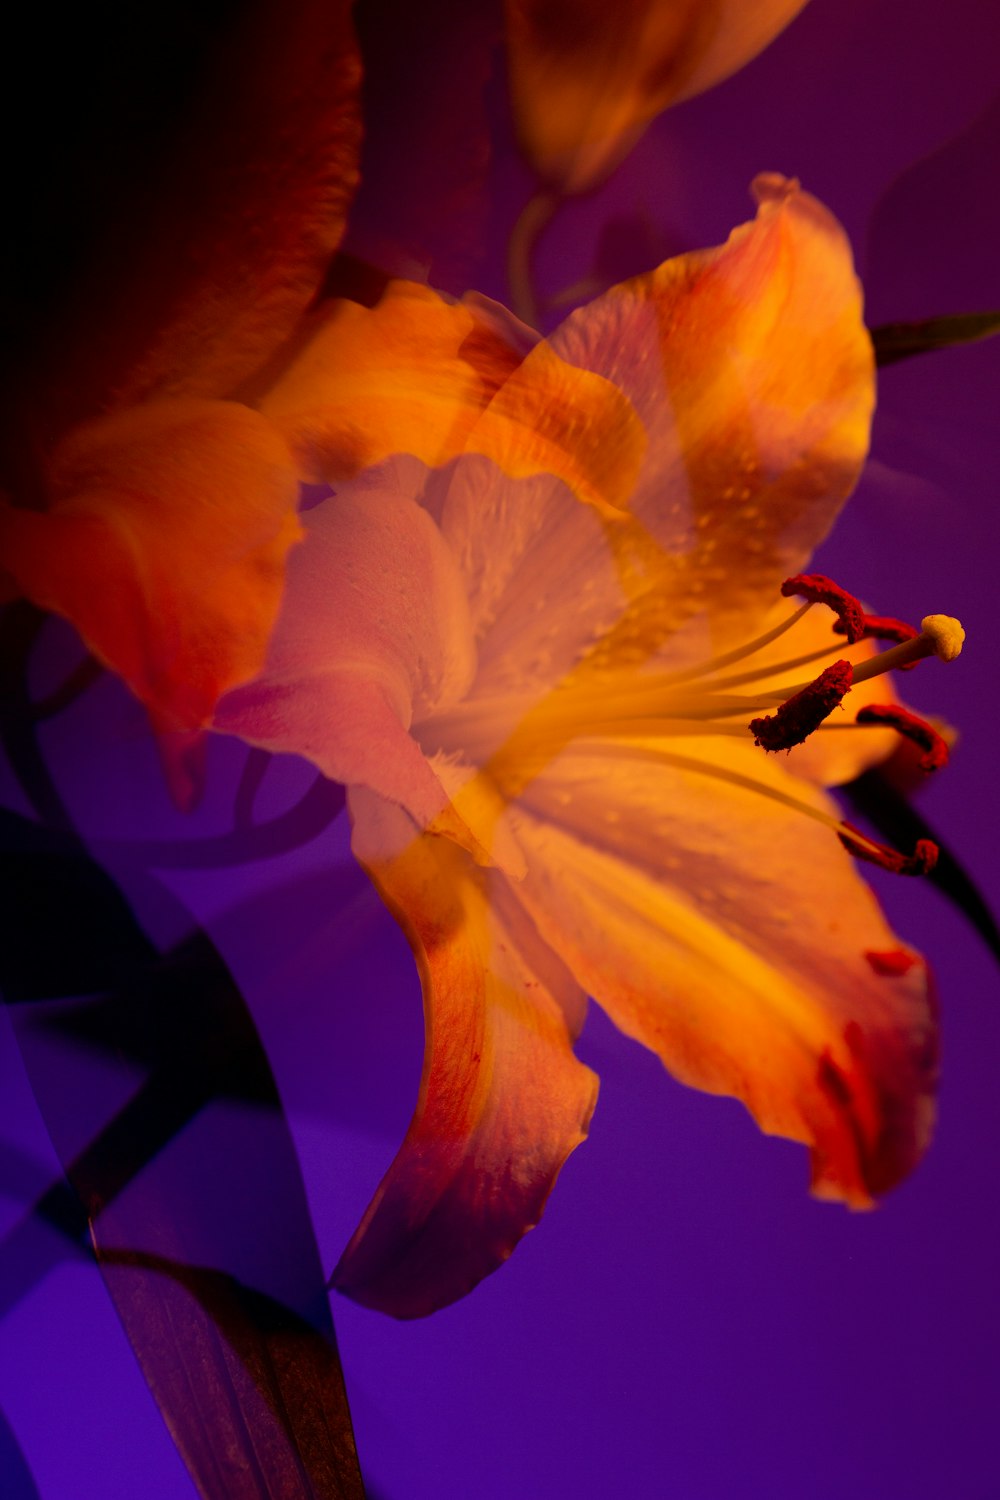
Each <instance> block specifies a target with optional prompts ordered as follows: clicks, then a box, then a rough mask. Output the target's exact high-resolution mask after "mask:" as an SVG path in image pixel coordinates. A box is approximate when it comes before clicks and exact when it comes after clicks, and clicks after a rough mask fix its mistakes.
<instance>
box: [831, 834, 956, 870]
mask: <svg viewBox="0 0 1000 1500" xmlns="http://www.w3.org/2000/svg"><path fill="white" fill-rule="evenodd" d="M837 836H838V838H839V839H840V842H841V843H842V844H843V846H844V848H845V849H846V850H847V852H848V853H849V854H853V855H855V857H856V858H857V859H863V860H867V862H868V863H869V864H871V865H878V866H879V867H880V869H883V870H889V871H890V872H891V873H892V874H893V875H929V874H930V872H931V870H933V868H934V866H935V865H936V864H937V862H938V854H939V853H940V850H939V849H938V846H937V844H935V843H934V842H933V841H932V840H931V839H918V840H917V846H916V848H915V849H914V851H913V853H912V854H901V853H900V852H899V850H898V849H893V848H891V847H890V846H889V845H888V844H880V843H879V842H878V840H877V839H872V838H869V837H868V835H867V834H866V833H862V832H861V829H860V828H855V827H854V825H853V823H846V822H845V823H842V824H841V825H840V828H839V830H838V835H837Z"/></svg>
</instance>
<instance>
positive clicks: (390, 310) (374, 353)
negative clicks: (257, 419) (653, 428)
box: [261, 282, 642, 504]
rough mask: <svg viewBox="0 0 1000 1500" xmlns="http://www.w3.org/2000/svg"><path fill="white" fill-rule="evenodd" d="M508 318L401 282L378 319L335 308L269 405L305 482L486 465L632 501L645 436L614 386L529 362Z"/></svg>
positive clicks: (559, 366) (539, 356) (363, 311)
mask: <svg viewBox="0 0 1000 1500" xmlns="http://www.w3.org/2000/svg"><path fill="white" fill-rule="evenodd" d="M509 340H511V334H510V332H509V331H508V329H507V328H506V327H505V326H504V324H503V323H502V321H501V319H500V317H499V316H498V314H497V311H496V310H495V309H490V308H485V307H484V306H483V305H482V303H481V302H479V301H478V300H476V299H470V300H469V301H468V302H466V303H451V302H446V301H445V300H444V299H443V298H442V297H439V296H438V295H437V293H436V292H432V291H431V290H430V289H429V288H427V287H424V286H420V285H417V284H416V283H412V282H391V283H390V284H389V286H388V288H387V289H386V292H385V294H384V296H383V297H382V299H381V301H380V302H379V303H378V305H377V306H376V307H374V308H368V307H362V306H361V305H360V304H358V303H355V302H348V301H336V302H334V303H332V304H331V305H329V306H328V307H326V308H324V309H323V310H322V311H321V313H320V314H318V316H317V321H316V324H315V326H314V328H313V330H312V332H311V334H310V335H309V336H308V338H307V341H306V343H305V345H304V347H303V348H302V350H301V352H300V353H299V354H298V356H297V357H296V358H295V360H294V361H293V362H292V364H291V366H290V367H289V369H288V370H287V372H286V373H285V374H284V375H283V376H282V378H281V380H280V381H279V382H278V383H277V385H276V386H275V387H274V388H273V389H272V390H271V391H270V393H269V394H268V395H267V396H266V397H265V399H264V400H263V401H262V402H261V410H262V411H264V412H265V413H266V414H267V415H268V416H269V417H270V418H271V419H272V420H273V421H274V422H275V423H276V424H277V425H278V426H279V427H280V428H281V429H282V431H284V432H285V433H286V434H287V436H288V439H289V442H290V444H291V446H292V448H293V450H294V451H295V453H296V455H297V457H298V460H299V463H300V466H301V470H302V474H303V477H304V478H306V479H311V480H314V481H322V480H326V481H330V482H334V481H337V480H341V479H345V478H348V477H350V476H351V475H354V474H356V473H357V472H358V471H359V470H360V469H361V468H363V467H365V466H370V465H373V464H377V463H380V462H381V461H382V460H383V459H385V458H387V457H389V456H390V455H391V454H395V453H406V454H412V455H414V456H415V457H417V458H419V459H421V460H422V461H423V462H424V463H426V464H427V465H429V466H432V467H433V466H435V465H439V464H443V463H446V462H447V461H448V460H449V459H452V458H454V457H456V456H457V455H458V454H461V453H463V452H471V453H483V454H486V455H487V456H489V457H492V458H494V459H495V460H496V462H497V463H498V464H499V465H500V466H501V467H502V468H503V469H505V470H506V472H508V473H510V474H512V475H514V476H519V475H523V474H534V473H538V472H546V473H550V474H554V475H556V476H557V477H558V478H560V479H563V480H564V481H565V482H566V483H567V484H568V485H569V487H570V488H571V489H572V490H574V491H575V493H577V494H578V495H579V496H580V497H581V498H583V499H586V500H589V501H592V502H594V503H595V504H603V503H605V499H606V498H607V499H610V501H611V503H612V504H614V503H624V500H625V499H626V498H627V495H628V491H629V489H630V487H631V483H632V480H633V479H634V476H635V472H636V470H637V467H638V459H639V454H640V450H641V445H642V433H641V431H640V429H639V427H638V423H637V422H636V421H635V418H634V416H633V415H632V413H631V412H630V410H629V408H628V402H627V401H626V400H624V399H623V397H622V396H621V394H620V393H619V392H618V391H617V390H615V389H614V387H613V386H612V385H610V384H609V383H608V382H607V381H605V380H603V379H602V378H600V377H599V376H595V375H593V374H590V373H588V372H587V371H584V370H579V369H576V368H574V367H573V366H572V365H567V364H566V363H565V362H564V361H562V360H561V359H559V358H558V357H557V356H556V355H554V354H553V352H552V350H551V349H549V348H548V347H547V346H546V345H544V344H541V345H539V346H538V347H537V348H535V349H534V350H533V351H532V352H531V353H530V354H529V355H528V356H527V358H526V359H524V364H523V366H522V365H521V361H522V359H523V358H524V339H523V330H522V329H518V331H517V335H516V338H514V339H513V340H512V341H509Z"/></svg>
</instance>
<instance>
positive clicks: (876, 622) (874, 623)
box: [833, 615, 920, 672]
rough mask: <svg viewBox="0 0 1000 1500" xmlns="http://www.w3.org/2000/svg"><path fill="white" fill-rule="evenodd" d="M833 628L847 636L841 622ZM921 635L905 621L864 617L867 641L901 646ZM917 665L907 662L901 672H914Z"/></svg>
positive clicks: (885, 617)
mask: <svg viewBox="0 0 1000 1500" xmlns="http://www.w3.org/2000/svg"><path fill="white" fill-rule="evenodd" d="M833 628H834V631H835V633H836V634H837V635H846V634H847V627H846V626H845V625H844V624H843V623H842V622H841V621H840V620H838V621H837V623H836V624H835V625H834V627H833ZM919 634H920V632H919V630H917V628H916V626H915V625H907V623H906V621H905V620H895V619H893V617H892V616H891V615H865V617H864V638H865V640H875V641H895V643H896V645H897V646H899V645H902V643H903V642H904V641H915V640H916V639H917V637H918V636H919ZM916 665H917V663H916V662H915V661H907V662H904V663H903V665H902V666H901V667H900V668H899V670H900V671H901V672H912V671H913V668H914V667H915V666H916Z"/></svg>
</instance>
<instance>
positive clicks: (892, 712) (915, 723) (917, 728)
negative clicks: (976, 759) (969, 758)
mask: <svg viewBox="0 0 1000 1500" xmlns="http://www.w3.org/2000/svg"><path fill="white" fill-rule="evenodd" d="M856 722H857V723H858V724H884V725H885V726H886V727H887V728H889V729H895V730H897V731H898V732H899V733H900V734H901V735H904V736H905V737H906V739H908V740H912V741H913V743H914V744H915V745H919V746H920V748H921V750H922V751H923V752H924V753H923V755H922V756H921V757H920V759H919V760H918V761H917V765H918V766H919V767H920V769H921V771H927V772H928V773H929V772H931V771H942V770H943V769H944V767H945V766H946V765H947V764H948V745H947V742H946V741H945V739H944V738H943V737H942V736H941V735H940V734H938V732H937V730H936V729H935V728H934V726H933V725H932V724H928V723H927V721H926V719H921V718H918V717H917V715H916V714H913V713H910V711H909V709H907V708H903V707H902V706H901V705H900V704H898V703H869V704H868V705H867V706H866V707H865V708H862V709H859V710H858V714H857V719H856Z"/></svg>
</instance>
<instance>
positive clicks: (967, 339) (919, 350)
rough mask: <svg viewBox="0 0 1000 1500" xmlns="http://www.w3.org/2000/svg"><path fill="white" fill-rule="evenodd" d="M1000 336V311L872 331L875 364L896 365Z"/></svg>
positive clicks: (891, 325) (885, 326)
mask: <svg viewBox="0 0 1000 1500" xmlns="http://www.w3.org/2000/svg"><path fill="white" fill-rule="evenodd" d="M997 333H1000V312H983V313H955V314H954V315H953V316H951V317H947V318H926V319H924V320H923V321H922V322H920V323H883V325H882V327H881V328H873V329H872V330H871V336H872V343H873V344H874V345H875V363H876V364H877V365H878V366H879V368H881V367H882V366H883V365H894V364H897V363H898V362H899V361H900V360H901V359H912V358H913V356H914V355H916V354H932V353H933V352H934V351H935V350H936V349H951V348H954V346H955V345H956V344H975V343H978V342H979V340H980V339H988V338H992V337H993V336H994V334H997Z"/></svg>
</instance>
